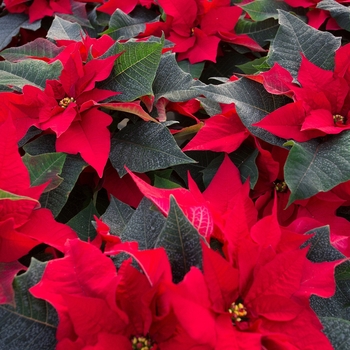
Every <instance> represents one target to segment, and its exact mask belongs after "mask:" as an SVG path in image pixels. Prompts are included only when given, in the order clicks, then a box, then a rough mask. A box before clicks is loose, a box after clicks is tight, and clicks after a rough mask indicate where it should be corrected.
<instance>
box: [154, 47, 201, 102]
mask: <svg viewBox="0 0 350 350" xmlns="http://www.w3.org/2000/svg"><path fill="white" fill-rule="evenodd" d="M203 85H204V84H203V83H201V82H200V81H199V80H194V79H193V78H192V75H191V74H189V73H185V72H184V71H183V70H182V69H181V68H180V67H179V65H178V64H177V62H176V59H175V54H172V53H167V54H165V55H163V56H162V58H161V60H160V63H159V67H158V70H157V74H156V76H155V79H154V82H153V92H154V95H155V99H156V100H159V99H160V98H161V97H165V98H166V99H168V100H169V101H172V102H179V101H186V100H190V99H191V98H194V97H196V96H198V92H197V91H195V90H191V87H193V86H203Z"/></svg>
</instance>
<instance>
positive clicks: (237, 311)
mask: <svg viewBox="0 0 350 350" xmlns="http://www.w3.org/2000/svg"><path fill="white" fill-rule="evenodd" d="M228 312H229V313H230V314H231V319H232V322H233V323H237V322H241V321H242V319H243V318H245V317H246V316H247V314H248V313H247V309H246V308H245V306H244V305H243V304H242V303H238V304H236V303H232V304H231V307H230V308H229V309H228ZM243 321H244V320H243Z"/></svg>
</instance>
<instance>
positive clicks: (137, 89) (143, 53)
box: [97, 40, 163, 102]
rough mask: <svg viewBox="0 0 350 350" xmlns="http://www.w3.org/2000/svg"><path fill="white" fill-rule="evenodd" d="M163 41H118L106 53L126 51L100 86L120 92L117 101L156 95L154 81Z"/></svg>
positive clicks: (112, 53) (105, 55) (113, 53)
mask: <svg viewBox="0 0 350 350" xmlns="http://www.w3.org/2000/svg"><path fill="white" fill-rule="evenodd" d="M162 48H163V40H159V41H158V42H143V41H142V42H133V41H129V42H126V43H124V44H122V43H119V42H116V43H115V45H113V46H112V47H111V48H110V49H109V50H108V51H107V52H106V53H105V54H104V55H103V57H108V56H111V55H115V54H118V53H121V52H122V55H121V56H120V57H118V59H117V60H116V62H115V65H114V68H113V71H112V73H111V75H110V76H109V77H108V78H107V79H106V80H104V81H103V82H101V83H99V84H97V85H98V87H100V88H103V89H107V90H112V91H117V92H120V94H119V95H116V96H114V97H113V100H117V101H124V102H127V101H133V100H136V99H137V98H139V97H141V96H144V95H153V90H152V83H153V80H154V77H155V74H156V71H157V68H158V65H159V61H160V57H161V52H162Z"/></svg>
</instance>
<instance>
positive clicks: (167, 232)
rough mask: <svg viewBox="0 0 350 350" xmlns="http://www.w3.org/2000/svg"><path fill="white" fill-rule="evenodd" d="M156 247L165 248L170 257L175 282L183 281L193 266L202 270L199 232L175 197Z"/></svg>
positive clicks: (171, 202) (171, 199) (171, 198)
mask: <svg viewBox="0 0 350 350" xmlns="http://www.w3.org/2000/svg"><path fill="white" fill-rule="evenodd" d="M155 247H156V248H158V247H163V248H164V249H165V250H166V252H167V255H168V258H169V261H170V264H171V270H172V273H173V281H174V282H175V283H178V282H180V281H182V279H183V278H184V276H185V275H186V273H187V272H189V271H190V269H191V267H192V266H195V267H198V268H199V269H201V268H202V248H201V243H200V236H199V234H198V231H197V230H196V229H195V228H194V227H193V226H192V224H191V223H190V222H189V221H188V219H187V217H186V216H185V215H184V213H183V212H182V210H181V208H180V207H179V206H178V204H177V203H176V200H175V198H174V197H173V196H171V197H170V210H169V214H168V217H167V220H166V223H165V226H164V229H163V230H162V232H161V233H160V235H159V237H158V239H157V241H156V243H155Z"/></svg>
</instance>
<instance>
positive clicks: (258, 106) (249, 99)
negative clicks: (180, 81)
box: [196, 78, 290, 146]
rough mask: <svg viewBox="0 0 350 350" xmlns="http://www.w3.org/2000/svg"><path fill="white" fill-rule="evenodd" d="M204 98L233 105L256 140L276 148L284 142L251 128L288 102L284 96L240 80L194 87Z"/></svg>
mask: <svg viewBox="0 0 350 350" xmlns="http://www.w3.org/2000/svg"><path fill="white" fill-rule="evenodd" d="M196 90H198V91H200V92H201V94H203V95H204V96H205V97H206V98H208V99H210V100H212V101H215V102H220V103H227V104H229V103H235V104H236V110H237V113H238V114H239V116H240V118H241V120H242V123H243V124H244V125H245V126H246V128H247V129H248V130H249V131H250V132H251V133H252V134H253V135H255V136H257V137H258V138H260V139H262V140H264V141H266V142H268V143H271V144H274V145H278V146H282V145H283V143H284V142H285V140H284V139H281V138H279V137H277V136H274V135H272V134H271V133H269V132H268V131H266V130H263V129H261V128H258V127H255V126H252V124H254V123H257V122H258V121H260V120H261V119H263V118H264V117H265V116H266V115H268V114H269V113H271V112H273V111H274V110H275V109H277V108H279V107H281V106H283V105H285V104H286V103H287V102H290V99H288V98H287V97H286V96H282V95H272V94H269V93H268V92H267V91H266V90H265V89H264V87H263V85H262V84H259V83H257V82H255V81H253V80H251V79H247V78H241V79H240V80H237V81H234V82H228V83H224V84H221V85H207V86H205V87H196Z"/></svg>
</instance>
